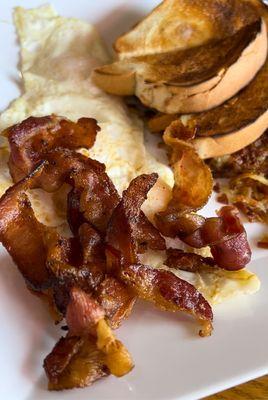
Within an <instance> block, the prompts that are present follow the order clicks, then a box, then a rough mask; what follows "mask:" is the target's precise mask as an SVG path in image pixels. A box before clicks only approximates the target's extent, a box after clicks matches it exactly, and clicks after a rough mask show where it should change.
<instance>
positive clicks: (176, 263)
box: [164, 249, 215, 272]
mask: <svg viewBox="0 0 268 400" xmlns="http://www.w3.org/2000/svg"><path fill="white" fill-rule="evenodd" d="M167 256H168V258H167V259H166V261H165V262H164V264H165V265H166V266H168V267H170V268H174V269H180V270H182V271H188V272H199V271H202V270H203V269H206V268H207V267H208V266H210V267H211V266H215V261H214V260H213V258H211V257H202V256H200V255H199V254H194V253H185V252H184V251H182V250H179V249H168V250H167Z"/></svg>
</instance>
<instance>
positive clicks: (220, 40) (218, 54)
mask: <svg viewBox="0 0 268 400" xmlns="http://www.w3.org/2000/svg"><path fill="white" fill-rule="evenodd" d="M222 3H223V4H222ZM218 7H222V8H225V9H224V11H223V10H222V9H221V13H220V15H217V13H218V11H219V8H218ZM207 10H209V12H207ZM225 12H226V14H225ZM236 13H238V14H236ZM215 14H216V15H215ZM186 15H187V17H186ZM227 15H228V16H229V18H231V19H232V18H234V21H236V22H233V25H232V27H231V28H230V21H227V20H225V17H226V18H227ZM197 18H198V24H197V23H196V22H195V19H197ZM156 20H157V21H158V22H157V25H156V26H155V25H154V23H155V21H156ZM167 20H168V23H167ZM169 24H172V25H169ZM218 24H219V26H218ZM224 24H226V29H225V30H223V26H224ZM145 30H146V33H145ZM200 30H201V31H202V33H203V34H204V37H203V36H202V33H201V32H200ZM170 35H172V38H171V37H170ZM206 35H208V37H207V36H206ZM134 38H136V39H137V42H138V44H136V45H134V44H133V43H134ZM196 39H197V40H196ZM202 39H203V40H202ZM133 45H134V49H133V50H132V46H133ZM135 46H137V48H135ZM128 48H129V51H128ZM115 49H116V51H117V52H118V57H119V58H120V61H117V62H115V63H114V64H112V65H105V66H103V67H99V68H96V69H95V71H94V74H93V79H94V81H95V83H96V84H97V85H98V86H99V87H101V88H102V89H104V90H105V91H106V92H108V93H112V94H117V95H133V94H135V95H136V96H137V97H138V98H139V99H140V100H141V102H142V103H143V104H145V105H146V106H148V107H150V108H154V109H156V110H158V111H161V112H164V113H168V114H172V113H176V112H178V113H191V112H200V111H204V110H208V109H211V108H214V107H216V106H218V105H220V104H222V103H223V102H224V101H226V100H228V99H229V98H231V97H232V96H234V95H235V94H236V93H238V92H239V91H240V90H241V89H242V88H243V87H245V86H246V85H247V84H248V83H249V82H250V81H251V80H252V79H253V78H254V76H255V75H256V73H257V72H258V71H259V70H260V68H261V67H262V65H263V64H264V62H265V59H266V54H267V28H266V24H265V22H264V21H263V20H261V17H260V15H259V14H258V13H257V11H256V9H255V8H254V7H253V5H251V4H250V3H249V2H248V1H239V2H233V1H225V2H221V5H219V4H218V1H215V0H212V1H208V2H202V3H199V2H195V3H189V2H179V3H178V2H176V1H173V0H166V1H163V2H162V3H161V5H160V6H159V7H157V8H156V9H155V10H154V11H153V12H152V13H151V14H150V15H149V16H147V17H146V18H145V19H144V20H143V21H142V22H140V23H139V24H138V25H136V26H135V27H134V29H133V30H132V31H130V32H129V33H127V34H126V35H124V36H122V37H120V38H119V39H117V41H116V43H115Z"/></svg>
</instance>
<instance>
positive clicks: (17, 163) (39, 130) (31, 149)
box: [4, 115, 100, 182]
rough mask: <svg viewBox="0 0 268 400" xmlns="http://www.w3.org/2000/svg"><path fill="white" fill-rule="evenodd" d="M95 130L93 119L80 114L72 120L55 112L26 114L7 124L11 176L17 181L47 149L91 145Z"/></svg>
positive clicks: (31, 168) (37, 162) (43, 155)
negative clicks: (51, 113)
mask: <svg viewBox="0 0 268 400" xmlns="http://www.w3.org/2000/svg"><path fill="white" fill-rule="evenodd" d="M99 130H100V128H99V126H98V125H97V122H96V120H95V119H92V118H80V119H79V120H78V121H77V122H76V123H75V122H72V121H70V120H67V119H65V118H62V117H57V116H55V115H50V116H46V117H29V118H27V119H25V120H24V121H22V122H21V123H19V124H16V125H13V126H11V127H9V128H7V129H6V130H5V131H4V134H5V135H6V136H7V138H8V141H9V145H10V151H11V152H10V158H9V169H10V172H11V176H12V178H13V179H14V181H15V182H17V181H18V180H20V179H22V178H23V177H25V176H26V175H28V174H29V173H30V172H31V171H33V169H34V168H35V167H36V166H37V165H38V164H39V162H40V161H41V160H44V159H45V157H46V154H47V152H48V151H49V150H51V149H55V148H57V147H62V148H68V149H73V150H75V149H79V148H81V147H86V148H90V147H92V146H93V144H94V142H95V139H96V135H97V132H98V131H99Z"/></svg>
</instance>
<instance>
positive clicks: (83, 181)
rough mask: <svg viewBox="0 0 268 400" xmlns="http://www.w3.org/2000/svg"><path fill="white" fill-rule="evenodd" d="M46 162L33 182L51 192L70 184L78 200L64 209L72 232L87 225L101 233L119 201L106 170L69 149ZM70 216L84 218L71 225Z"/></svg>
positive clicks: (59, 151) (49, 153)
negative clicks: (82, 225)
mask: <svg viewBox="0 0 268 400" xmlns="http://www.w3.org/2000/svg"><path fill="white" fill-rule="evenodd" d="M46 159H47V161H48V163H47V164H46V165H45V167H44V170H43V172H42V175H41V176H40V178H39V179H38V180H36V187H40V188H42V189H44V190H46V191H48V192H54V191H56V190H58V189H59V188H60V187H61V186H62V185H63V183H68V184H70V185H71V186H72V187H73V188H74V190H75V193H76V196H77V201H76V203H75V204H74V203H73V202H70V201H69V203H68V209H67V215H68V221H71V227H72V229H73V231H74V232H76V231H77V229H78V228H79V226H80V225H79V224H81V223H83V222H88V223H90V224H91V225H92V226H93V227H94V229H96V230H97V231H99V232H102V233H104V232H105V231H106V227H107V224H108V221H109V219H110V217H111V215H112V213H113V210H114V209H115V207H116V206H117V204H118V203H119V201H120V198H119V195H118V193H117V190H116V189H115V187H114V185H113V183H112V181H111V180H110V178H109V177H108V175H107V174H106V172H105V166H104V165H103V164H101V163H99V162H98V161H95V160H91V159H90V158H87V157H85V156H83V155H82V154H78V153H75V152H73V151H71V150H68V149H56V150H53V151H50V152H48V153H47V155H46ZM78 202H79V210H78V206H77V204H78ZM73 212H75V213H77V212H79V215H82V216H83V218H81V220H80V222H79V223H77V222H74V223H72V221H74V217H72V215H73V214H72V213H73ZM75 215H77V214H75Z"/></svg>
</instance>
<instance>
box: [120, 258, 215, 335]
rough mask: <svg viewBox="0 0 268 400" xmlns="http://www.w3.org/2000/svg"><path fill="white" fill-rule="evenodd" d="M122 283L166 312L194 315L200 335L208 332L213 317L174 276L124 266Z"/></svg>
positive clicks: (201, 300)
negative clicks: (200, 327) (198, 323)
mask: <svg viewBox="0 0 268 400" xmlns="http://www.w3.org/2000/svg"><path fill="white" fill-rule="evenodd" d="M121 278H122V279H123V280H124V282H125V283H126V284H127V285H128V286H129V287H130V288H131V289H132V290H133V291H134V292H135V293H136V294H137V296H139V297H140V298H142V299H144V300H148V301H151V302H153V303H154V304H155V305H156V306H157V307H158V308H160V309H162V310H166V311H184V312H187V313H189V314H191V315H194V316H195V317H196V318H197V319H198V321H199V322H200V323H201V324H202V329H201V330H200V332H199V334H200V336H209V335H211V332H212V320H213V314H212V309H211V307H210V305H209V303H208V302H207V301H206V300H205V298H204V297H203V296H202V294H201V293H199V292H198V291H197V290H196V289H195V287H194V286H193V285H191V284H190V283H188V282H186V281H184V280H183V279H180V278H178V277H177V276H175V275H174V274H172V273H170V272H168V271H163V270H157V269H152V268H150V267H148V266H146V265H142V264H136V265H129V266H127V267H124V268H123V270H122V272H121Z"/></svg>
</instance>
